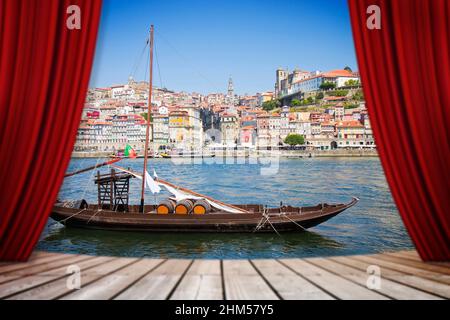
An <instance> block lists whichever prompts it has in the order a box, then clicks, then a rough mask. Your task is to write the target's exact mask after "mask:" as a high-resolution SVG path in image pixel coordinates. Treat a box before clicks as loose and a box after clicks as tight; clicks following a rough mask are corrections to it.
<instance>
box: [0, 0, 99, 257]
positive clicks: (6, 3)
mask: <svg viewBox="0 0 450 320" xmlns="http://www.w3.org/2000/svg"><path fill="white" fill-rule="evenodd" d="M71 5H77V6H78V7H79V8H80V13H81V14H80V21H81V29H73V30H71V29H69V28H68V27H67V24H66V22H67V19H68V18H69V17H70V16H72V14H73V12H69V13H67V8H68V7H69V6H71ZM100 14H101V1H99V0H70V1H68V0H1V1H0V121H1V125H0V186H1V187H0V188H1V192H0V208H1V209H0V260H26V259H27V258H28V257H29V255H30V254H31V252H32V250H33V247H34V246H35V244H36V242H37V241H38V239H39V236H40V234H41V232H42V230H43V228H44V227H45V224H46V221H47V219H48V215H49V213H50V210H51V208H52V206H53V203H54V201H55V199H56V197H57V194H58V191H59V188H60V186H61V183H62V181H63V176H64V172H65V170H66V168H67V166H68V163H69V161H70V155H71V152H72V148H73V144H74V142H75V137H76V132H77V128H78V125H79V122H80V117H81V112H82V109H83V104H84V101H85V97H86V91H87V87H88V83H89V77H90V72H91V66H92V62H93V57H94V51H95V45H96V37H97V30H98V25H99V20H100Z"/></svg>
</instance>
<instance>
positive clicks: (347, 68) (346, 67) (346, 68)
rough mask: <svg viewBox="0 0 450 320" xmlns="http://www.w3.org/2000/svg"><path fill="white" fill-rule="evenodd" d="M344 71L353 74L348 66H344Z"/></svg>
mask: <svg viewBox="0 0 450 320" xmlns="http://www.w3.org/2000/svg"><path fill="white" fill-rule="evenodd" d="M344 70H346V71H348V72H353V71H352V68H350V67H349V66H345V68H344Z"/></svg>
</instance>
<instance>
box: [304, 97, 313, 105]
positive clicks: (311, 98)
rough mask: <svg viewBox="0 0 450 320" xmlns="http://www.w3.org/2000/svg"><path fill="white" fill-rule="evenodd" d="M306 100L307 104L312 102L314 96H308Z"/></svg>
mask: <svg viewBox="0 0 450 320" xmlns="http://www.w3.org/2000/svg"><path fill="white" fill-rule="evenodd" d="M306 102H307V103H308V104H313V103H314V98H313V97H311V96H310V97H308V99H306Z"/></svg>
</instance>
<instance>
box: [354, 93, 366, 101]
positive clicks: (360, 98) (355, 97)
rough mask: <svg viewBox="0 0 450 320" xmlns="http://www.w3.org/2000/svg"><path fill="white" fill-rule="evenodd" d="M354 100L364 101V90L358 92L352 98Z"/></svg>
mask: <svg viewBox="0 0 450 320" xmlns="http://www.w3.org/2000/svg"><path fill="white" fill-rule="evenodd" d="M352 99H353V100H357V101H362V100H364V94H363V92H362V90H358V91H357V92H355V94H354V95H353V97H352Z"/></svg>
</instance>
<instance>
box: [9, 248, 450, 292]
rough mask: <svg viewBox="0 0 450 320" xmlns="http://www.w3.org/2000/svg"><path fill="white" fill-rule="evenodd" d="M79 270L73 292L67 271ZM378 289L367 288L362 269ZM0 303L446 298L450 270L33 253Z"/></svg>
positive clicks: (413, 261) (410, 255) (406, 255)
mask: <svg viewBox="0 0 450 320" xmlns="http://www.w3.org/2000/svg"><path fill="white" fill-rule="evenodd" d="M69 265H76V266H78V267H79V268H80V271H81V273H80V276H81V289H72V288H70V287H69V286H68V285H67V283H68V281H69V280H71V279H72V274H69V273H68V271H67V267H68V266H69ZM371 265H376V266H378V267H379V268H380V271H381V275H380V276H381V282H380V284H381V286H380V287H379V288H376V289H373V290H372V289H369V288H368V287H367V279H368V277H369V274H368V273H367V268H368V267H369V266H371ZM0 298H2V299H14V300H17V299H173V300H180V299H185V300H194V299H217V300H220V299H230V300H231V299H236V300H241V299H243V300H245V299H302V300H303V299H450V264H449V263H446V262H443V263H424V262H422V261H421V260H420V258H419V256H418V254H417V252H415V251H399V252H390V253H384V254H374V255H356V256H345V257H328V258H306V259H279V260H274V259H261V260H259V259H255V260H186V259H169V260H162V259H138V258H116V257H91V256H84V255H73V254H58V253H50V252H35V253H33V255H32V256H31V257H30V260H29V261H28V262H26V263H11V262H6V263H2V264H0Z"/></svg>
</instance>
